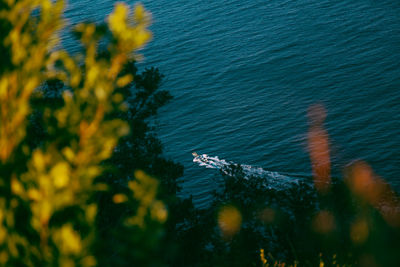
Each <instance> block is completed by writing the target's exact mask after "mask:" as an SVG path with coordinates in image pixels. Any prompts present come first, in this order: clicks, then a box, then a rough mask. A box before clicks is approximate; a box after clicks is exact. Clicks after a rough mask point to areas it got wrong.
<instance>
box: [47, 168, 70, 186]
mask: <svg viewBox="0 0 400 267" xmlns="http://www.w3.org/2000/svg"><path fill="white" fill-rule="evenodd" d="M69 172H70V169H69V165H68V164H67V163H66V162H60V163H57V164H56V166H54V167H53V168H52V169H51V171H50V175H51V176H52V178H53V182H54V186H55V187H56V188H62V187H64V186H66V185H67V184H68V182H69Z"/></svg>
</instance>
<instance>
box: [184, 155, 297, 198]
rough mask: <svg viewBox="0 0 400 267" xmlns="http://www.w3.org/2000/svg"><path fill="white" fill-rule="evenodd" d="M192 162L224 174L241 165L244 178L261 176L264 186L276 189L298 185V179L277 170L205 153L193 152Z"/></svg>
mask: <svg viewBox="0 0 400 267" xmlns="http://www.w3.org/2000/svg"><path fill="white" fill-rule="evenodd" d="M192 154H193V157H194V158H193V162H195V163H198V164H199V165H200V166H203V167H206V168H211V169H219V170H221V171H222V172H223V173H224V174H226V175H231V172H230V170H231V169H232V168H234V167H239V166H240V167H241V169H242V171H243V173H244V175H245V177H244V178H245V179H249V178H250V177H252V176H258V177H263V178H265V180H266V184H265V185H266V186H267V187H270V188H274V189H277V190H281V189H285V188H287V187H292V186H295V185H298V184H299V182H300V179H297V178H293V177H289V176H286V175H282V174H280V173H278V172H272V171H268V170H265V169H263V168H260V167H254V166H250V165H239V164H237V163H234V162H230V161H226V160H224V159H219V158H218V157H211V156H208V155H207V154H201V155H199V154H197V153H196V152H193V153H192Z"/></svg>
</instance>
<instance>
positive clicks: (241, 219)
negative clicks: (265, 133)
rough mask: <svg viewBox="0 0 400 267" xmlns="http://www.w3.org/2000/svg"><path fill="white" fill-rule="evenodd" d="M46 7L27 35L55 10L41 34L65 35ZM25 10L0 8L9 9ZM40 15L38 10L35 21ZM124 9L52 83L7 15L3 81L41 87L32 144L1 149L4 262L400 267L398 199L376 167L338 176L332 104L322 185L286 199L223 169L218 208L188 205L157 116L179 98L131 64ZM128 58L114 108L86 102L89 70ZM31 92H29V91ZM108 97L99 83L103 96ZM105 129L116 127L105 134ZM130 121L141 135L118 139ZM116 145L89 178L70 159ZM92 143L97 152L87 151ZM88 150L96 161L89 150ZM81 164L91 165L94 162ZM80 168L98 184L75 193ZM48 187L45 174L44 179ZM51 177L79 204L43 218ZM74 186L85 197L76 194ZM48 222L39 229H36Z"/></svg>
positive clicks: (317, 158)
mask: <svg viewBox="0 0 400 267" xmlns="http://www.w3.org/2000/svg"><path fill="white" fill-rule="evenodd" d="M17 2H19V1H17ZM44 2H45V1H43V3H44ZM46 4H47V3H44V4H43V7H42V6H40V7H38V6H34V7H32V9H29V11H30V12H32V14H30V13H29V14H30V16H31V17H30V19H28V18H27V20H26V21H25V24H23V25H22V28H21V29H20V31H21V33H26V34H31V35H32V36H36V35H39V33H38V32H37V31H36V30H35V27H31V26H32V25H34V26H36V25H38V23H39V21H40V18H42V17H41V16H42V15H43V16H44V15H46V14H47V15H49V14H50V15H51V16H48V17H46V19H48V20H49V23H47V24H44V25H45V26H46V25H47V26H46V27H47V28H46V27H45V26H43V27H44V28H45V29H47V30H48V31H49V32H54V31H55V30H56V29H58V26H57V27H55V26H54V25H58V22H57V21H58V19H60V17H59V16H60V14H61V12H58V13H57V12H56V13H54V12H55V11H54V10H56V9H57V8H58V7H57V6H52V8H53V9H52V8H48V6H46ZM29 7H30V6H29ZM45 7H46V8H47V9H46V8H45ZM13 8H15V6H13V5H8V4H7V3H6V1H0V9H1V10H2V11H10V10H12V9H13ZM37 9H39V10H40V12H36V13H35V12H33V11H32V10H36V11H37ZM124 10H125V9H124V8H123V7H121V6H119V7H118V8H116V11H115V14H117V15H118V16H114V17H112V16H110V21H111V22H110V23H109V25H107V24H104V25H93V24H90V23H86V24H82V25H80V26H79V25H78V26H77V28H76V29H75V37H76V38H77V39H78V40H80V41H81V43H82V44H83V47H82V51H81V54H82V55H84V56H86V59H87V58H88V57H89V55H90V53H92V52H91V51H92V50H91V48H92V43H91V41H93V40H95V41H99V40H102V42H100V43H101V45H98V46H97V45H95V46H94V47H95V48H96V49H95V50H96V53H95V57H94V58H95V59H93V60H92V61H93V62H92V61H90V60H87V61H79V64H80V65H79V64H76V65H74V66H75V68H76V69H74V68H73V67H71V66H70V65H71V64H70V63H71V62H72V61H68V60H69V59H70V58H69V57H66V56H65V57H63V58H62V57H60V58H59V59H58V60H56V61H55V62H53V63H54V67H55V69H57V70H59V71H61V72H62V73H64V74H66V75H65V76H66V77H65V76H62V75H58V74H57V75H55V74H54V73H53V74H54V75H47V76H46V75H44V74H43V73H45V72H46V71H48V70H47V67H46V64H44V63H42V62H38V65H37V67H36V68H33V70H32V72H31V73H28V74H29V75H31V76H29V75H28V74H26V73H25V72H23V71H20V70H21V69H23V67H24V66H25V64H27V62H29V59H28V58H24V57H23V55H22V56H21V57H23V59H22V60H21V59H18V60H16V59H15V58H13V57H14V56H15V55H16V54H18V53H17V52H18V50H15V47H14V46H13V45H16V44H20V43H19V42H17V41H18V40H17V41H15V42H16V43H12V42H11V43H6V42H4V40H6V39H7V38H8V36H9V33H10V31H11V30H12V29H14V28H15V27H16V26H15V21H18V19H17V18H14V19H10V18H7V17H1V19H0V39H1V40H2V41H3V42H2V43H1V44H0V54H1V55H2V61H1V64H0V75H1V78H2V79H3V78H4V79H10V80H12V79H13V78H12V77H13V71H17V73H18V75H20V76H19V77H20V78H21V79H26V81H27V80H28V78H31V77H39V78H38V81H40V84H38V86H36V89H35V92H32V93H29V94H28V93H27V105H28V106H29V112H27V113H26V114H24V115H23V116H22V118H23V119H24V120H22V121H23V122H25V124H21V125H18V127H16V129H19V128H23V132H24V134H22V135H18V138H20V139H19V140H18V142H17V141H15V146H13V147H11V148H10V147H9V146H8V145H7V144H3V143H0V152H1V153H0V159H1V164H0V178H1V183H0V265H5V266H6V265H7V266H50V265H57V266H58V265H61V266H64V265H65V266H67V265H68V266H95V265H98V266H273V265H274V266H275V265H276V266H278V265H280V266H282V264H283V263H286V265H290V264H291V265H295V266H321V264H324V265H326V266H337V265H339V266H400V257H399V255H398V252H399V251H400V230H399V229H400V219H399V202H398V199H397V196H396V194H395V193H394V192H393V191H392V190H391V189H390V187H389V186H388V185H387V184H386V183H384V181H383V180H382V179H381V178H379V177H378V176H377V175H376V174H374V172H373V171H372V169H371V168H370V167H369V166H368V165H367V164H366V163H364V162H354V163H352V164H351V165H349V166H347V167H346V169H345V171H344V175H343V178H335V177H333V178H332V177H330V163H329V151H328V150H329V141H328V136H327V132H326V131H325V130H324V128H323V121H324V119H325V117H326V116H325V110H324V109H323V107H321V106H315V107H311V108H310V112H309V116H310V120H311V123H310V132H309V138H308V142H309V151H310V158H311V164H312V165H313V171H314V175H313V178H314V179H312V178H310V179H309V181H307V180H301V181H300V182H299V183H298V184H295V185H293V186H291V187H290V188H282V189H277V188H276V187H274V186H268V183H269V181H268V180H266V179H265V177H261V176H257V175H250V176H249V175H248V174H247V173H246V172H244V171H243V169H242V168H241V166H240V165H231V166H229V167H227V168H226V169H225V170H224V171H223V172H221V174H222V176H223V179H224V183H223V185H222V188H220V190H217V191H215V192H213V195H214V199H213V202H212V203H210V205H209V206H208V207H207V208H205V209H196V208H195V207H194V206H193V203H192V200H191V198H187V199H182V198H179V197H177V194H178V193H179V192H180V190H181V186H180V184H179V182H178V178H179V177H181V176H182V174H183V166H182V165H181V164H179V163H175V162H174V161H172V160H169V159H167V158H166V157H164V156H163V153H162V144H161V142H160V140H159V139H158V138H157V135H156V130H157V129H156V128H155V127H154V126H152V125H153V121H152V120H153V118H154V117H153V116H154V115H156V114H157V112H158V110H159V108H160V107H162V106H164V105H165V104H166V103H168V102H169V101H171V99H172V96H171V95H170V93H169V92H168V91H166V90H162V89H161V88H160V87H161V85H162V78H163V75H162V74H161V73H160V72H159V70H158V69H157V68H148V69H145V70H143V71H139V70H138V69H137V67H136V64H135V59H134V58H132V57H129V56H127V55H129V53H130V51H131V50H134V49H136V48H137V47H140V45H136V44H135V45H132V44H131V43H130V42H129V40H128V41H127V40H126V39H124V38H125V35H124V34H126V33H130V28H129V27H128V28H123V29H122V30H121V29H119V28H118V27H119V26H118V25H125V24H124V22H123V21H122V19H123V18H124V14H125V13H124V12H125V11H124ZM53 11H54V12H53ZM34 14H36V15H34ZM54 14H56V15H54ZM57 14H58V15H57ZM113 14H114V13H113ZM134 16H135V19H136V21H137V23H138V25H140V26H141V27H140V28H135V29H136V30H137V31H136V32H135V33H136V34H137V35H138V36H139V37H140V38H139V37H138V39H137V40H136V41H138V40H139V41H143V40H145V39H146V40H147V39H148V36H147V34H148V33H147V32H145V31H144V32H142V31H141V30H143V28H142V26H146V24H147V23H143V21H144V22H145V21H146V20H145V19H144V17H145V15H144V13H143V10H142V7H141V6H138V7H137V9H136V11H135V15H134ZM119 19H121V21H122V22H121V21H119ZM53 20H54V21H53ZM13 23H14V24H13ZM52 23H54V24H52ZM121 27H122V26H121ZM43 32H44V33H47V32H46V31H43ZM121 32H122V34H121ZM35 34H36V35H35ZM21 36H22V35H21ZM49 36H51V35H46V34H43V35H42V36H41V37H37V39H35V38H33V41H32V43H29V45H28V46H27V50H29V48H32V47H34V45H36V44H39V45H42V46H43V47H45V46H46V45H47V43H49V42H50V37H49ZM139 41H138V42H139ZM96 44H97V42H96ZM140 44H142V43H140ZM127 47H129V49H128V48H127ZM13 49H14V50H13ZM32 49H33V48H32ZM16 51H17V52H16ZM46 53H47V54H46V55H45V56H43V58H41V59H42V60H43V61H45V60H49V58H50V56H49V55H50V54H51V53H52V51H51V49H50V50H47V52H46ZM53 56H54V54H53ZM84 58H85V57H84ZM119 60H120V61H121V62H123V63H121V64H120V66H121V68H120V69H119V68H117V69H118V70H119V71H117V74H116V75H115V77H112V79H111V78H110V79H109V80H104V82H109V83H110V84H112V85H110V86H109V87H110V88H112V90H111V89H110V90H111V93H109V94H108V95H107V96H108V98H107V99H106V100H104V99H103V100H102V98H101V94H100V93H98V94H97V95H96V93H93V94H92V95H90V97H87V98H84V100H82V99H83V98H82V99H81V98H80V94H81V93H82V92H83V91H84V90H85V88H86V86H87V87H90V86H89V85H87V83H88V81H87V80H85V79H80V80H77V82H74V81H76V80H73V79H72V77H74V75H76V74H77V73H78V74H79V75H82V77H87V78H88V79H89V78H90V77H91V76H90V75H87V76H85V75H86V74H88V73H87V72H90V71H91V70H93V69H91V68H90V66H91V65H90V64H93V65H96V64H97V63H99V62H101V64H104V65H105V66H106V67H104V70H107V71H104V73H102V75H104V76H106V75H108V74H109V72H111V69H112V66H114V65H113V63H112V62H114V63H115V62H119ZM30 64H31V63H30ZM69 64H70V65H69ZM101 64H99V66H100V65H101ZM107 64H108V65H107ZM115 64H116V63H115ZM28 65H29V64H28ZM49 65H51V64H50V63H49ZM117 65H118V64H117ZM101 66H102V65H101ZM118 66H119V65H118ZM18 71H19V72H18ZM96 77H97V79H102V78H103V77H101V76H96ZM129 77H133V80H130V79H129ZM124 79H125V80H124ZM89 80H90V79H89ZM93 80H94V81H92V82H95V80H96V79H93ZM12 81H15V83H18V82H19V80H18V79H16V80H12ZM21 84H25V80H24V81H23V83H21ZM11 86H12V85H10V87H9V88H13V87H11ZM21 86H22V85H21ZM24 88H25V87H23V86H22V87H21V89H19V91H18V92H25V91H24V90H25V89H24ZM96 88H97V87H96V86H94V87H93V92H96V91H95V89H96ZM7 89H8V87H7ZM7 89H6V90H7ZM86 89H87V88H86ZM8 92H11V89H10V90H9V91H8ZM21 95H24V94H20V95H18V94H16V95H15V96H12V95H11V94H10V96H9V98H7V97H4V95H1V97H2V98H1V101H2V102H1V107H0V108H1V110H2V112H3V113H1V115H2V117H1V119H2V120H1V121H0V123H1V125H0V130H1V134H2V136H1V138H2V139H4V140H14V139H13V136H14V135H16V134H15V133H16V132H12V133H8V132H7V130H8V129H9V128H7V127H11V128H12V127H13V126H14V125H13V124H12V123H10V124H7V123H9V122H8V121H7V119H8V117H12V116H13V115H14V114H13V113H11V112H8V109H7V108H9V107H8V106H7V101H10V102H13V101H17V100H20V99H21V98H23V97H22V96H21ZM82 95H84V94H82ZM74 97H75V98H74ZM96 97H97V98H98V99H97V100H96V101H94V100H93V99H96ZM70 99H74V100H76V101H77V102H79V101H81V102H79V105H80V106H79V108H77V109H76V110H75V111H74V112H71V113H67V114H69V115H71V116H72V118H73V119H75V117H73V116H76V117H77V119H76V120H77V122H76V125H79V126H78V127H75V128H74V127H71V125H69V126H70V127H66V126H65V127H61V126H60V125H61V124H62V121H63V120H62V119H60V118H62V116H60V114H61V113H60V112H61V111H65V110H66V107H67V106H68V105H71V103H70V102H68V101H70ZM119 99H121V100H119ZM102 101H103V102H102ZM22 103H25V102H22ZM106 103H107V104H109V106H108V109H107V112H104V116H103V117H101V120H97V119H96V118H97V117H96V116H99V115H98V114H99V110H101V108H99V107H104V106H106ZM171 106H172V107H173V106H174V104H173V102H172V103H171ZM91 107H94V108H93V109H91ZM12 108H15V107H11V108H10V110H11V111H14V109H12ZM4 110H5V111H4ZM15 110H18V107H17V108H15ZM57 114H58V115H57ZM96 114H97V115H96ZM90 119H92V120H93V121H95V122H97V123H98V125H97V124H95V123H94V124H92V125H95V126H96V127H97V128H96V130H97V131H95V132H93V133H91V136H90V137H87V139H85V138H83V137H82V136H84V134H86V135H88V134H87V132H85V131H84V130H85V129H86V130H87V129H88V128H90V127H88V128H85V125H86V124H85V123H83V121H85V120H89V121H90ZM312 120H314V121H312ZM103 124H104V125H106V126H107V127H104V128H101V127H100V126H101V125H103ZM10 125H11V126H10ZM76 125H75V126H76ZM99 125H100V126H99ZM124 125H128V126H129V129H130V130H129V131H123V132H124V133H120V131H119V130H121V129H125V128H124ZM79 127H81V128H79ZM4 129H5V130H4ZM76 129H78V130H76ZM82 129H84V130H82ZM87 131H88V130H87ZM107 131H110V132H107ZM4 132H5V134H4ZM25 132H26V133H25ZM128 132H129V133H128ZM16 136H17V135H16ZM114 137H115V138H114ZM7 138H8V139H7ZM114 139H115V140H118V142H115V145H112V146H111V147H112V151H111V152H112V153H110V155H109V156H108V154H107V153H106V154H107V156H104V157H101V159H100V160H96V161H93V164H92V165H89V164H88V165H87V166H86V165H85V166H84V168H83V167H82V168H80V167H79V166H80V165H79V164H81V162H79V161H73V160H71V159H73V158H74V153H72V154H71V151H72V152H77V154H78V152H79V153H83V155H86V154H84V153H86V152H87V151H89V152H90V151H91V149H94V148H97V147H102V146H103V143H104V142H107V141H109V140H111V141H114ZM82 140H83V141H82ZM87 140H89V141H87ZM85 142H88V143H90V142H92V143H90V146H89V145H88V146H85V144H86V143H85ZM112 144H114V142H112ZM81 146H82V147H84V148H85V149H83V150H84V151H80V150H79V148H80V147H81ZM66 148H69V149H70V150H68V149H66ZM74 149H76V150H74ZM38 151H40V153H42V154H40V153H39V152H38ZM60 151H62V153H63V154H62V155H61V152H60ZM100 151H103V150H100ZM89 152H87V153H89ZM35 153H36V154H35ZM38 153H39V154H38ZM99 154H101V153H99ZM35 155H36V156H35ZM38 155H39V156H38ZM40 155H42V156H40ZM45 155H47V157H45ZM88 155H90V156H92V157H96V155H97V154H96V153H92V154H90V153H89V154H88ZM35 157H36V158H35ZM60 158H62V160H61V159H60ZM54 159H57V160H59V159H60V160H59V161H52V160H54ZM80 159H81V161H83V162H86V161H88V162H89V161H90V160H91V157H88V156H87V157H84V156H82V157H81V158H80ZM46 162H50V163H48V166H47V167H46V168H47V169H46V170H41V171H37V170H36V169H40V168H39V167H40V166H42V165H46V164H47V163H46ZM60 162H61V163H60ZM66 162H71V164H70V165H68V164H69V163H68V164H67V163H66ZM66 164H67V165H68V167H66ZM37 166H39V167H37ZM36 167H37V168H36ZM56 167H57V168H56ZM35 168H36V169H35ZM32 170H34V171H35V172H34V171H32ZM74 170H79V171H80V172H74V174H75V176H77V177H78V176H79V175H80V173H83V174H84V175H81V176H82V177H85V178H87V177H92V176H93V183H91V184H90V185H88V186H86V185H85V184H86V183H88V182H87V181H89V180H90V179H81V180H77V181H78V183H73V182H72V181H75V180H73V177H74V175H72V174H71V175H70V177H69V176H68V175H66V173H71V172H72V171H74ZM93 173H94V174H93ZM29 175H31V176H29ZM43 175H44V176H43ZM46 175H47V176H46ZM53 176H54V177H53ZM81 176H79V177H81ZM40 177H45V178H46V179H44V181H45V182H43V181H42V180H40V179H39V178H40ZM82 177H81V178H82ZM28 178H29V179H28ZM51 178H54V179H55V181H56V182H55V188H56V189H57V190H58V191H56V192H57V193H56V194H55V195H54V197H52V198H50V197H49V198H48V199H47V200H50V201H52V202H55V203H56V202H57V201H59V200H60V199H64V198H65V197H66V196H68V197H69V198H68V197H67V199H68V202H67V203H68V205H65V206H62V207H61V208H54V212H53V213H51V214H50V215H49V214H47V213H46V212H44V211H45V210H46V207H47V206H46V205H49V203H47V202H43V203H46V205H43V206H40V208H41V209H39V213H38V214H39V215H37V212H38V209H37V206H36V205H37V203H42V202H40V201H41V200H42V199H46V197H48V196H47V195H46V193H48V192H47V191H46V190H44V189H43V188H42V187H41V185H40V184H41V183H44V186H45V187H46V186H48V187H50V186H49V185H48V184H47V183H46V181H48V180H50V179H51ZM194 178H195V177H194ZM66 179H70V180H71V182H69V183H68V182H66V181H65V180H66ZM38 184H39V185H38ZM74 186H75V187H78V188H79V186H82V187H83V186H86V187H84V190H81V191H79V190H76V191H73V190H75V189H72V188H73V187H74ZM37 188H39V189H40V190H42V191H40V190H37ZM46 188H47V187H46ZM51 188H52V187H51ZM64 193H68V194H69V195H68V194H67V195H64ZM71 194H72V198H71V197H70V196H71ZM81 199H82V200H81ZM50 204H52V203H50ZM44 215H47V216H49V218H47V217H43V216H44ZM37 216H39V218H40V220H36V219H37Z"/></svg>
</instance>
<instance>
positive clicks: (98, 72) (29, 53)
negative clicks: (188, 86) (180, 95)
mask: <svg viewBox="0 0 400 267" xmlns="http://www.w3.org/2000/svg"><path fill="white" fill-rule="evenodd" d="M0 5H1V12H0V27H1V40H2V43H1V45H0V52H1V53H2V64H1V69H0V75H1V78H0V101H1V108H0V116H1V117H0V161H1V164H0V178H1V179H0V248H1V249H0V265H7V266H47V265H57V266H58V265H60V266H75V265H79V266H94V265H102V266H107V265H110V266H111V265H112V266H115V265H131V264H133V263H137V264H139V265H155V266H159V265H160V262H161V261H162V258H159V259H157V258H155V257H152V256H151V255H153V253H156V252H157V251H158V250H160V249H159V248H160V242H167V241H162V240H163V239H165V240H166V236H168V235H167V234H165V232H164V230H163V229H164V228H163V226H162V225H163V224H164V223H165V222H166V220H167V218H168V207H167V206H166V205H173V204H174V203H175V202H177V200H176V197H175V194H176V192H177V191H179V187H178V185H177V183H176V178H177V177H179V176H180V175H181V174H182V167H181V166H180V165H177V164H175V163H173V162H171V161H168V160H165V159H163V158H162V157H161V152H162V150H161V144H160V142H159V141H158V139H157V138H156V136H155V135H154V133H153V129H152V127H150V126H149V123H148V122H147V121H146V120H147V119H148V118H150V117H151V116H152V115H154V114H156V112H157V109H158V108H159V107H160V106H162V105H164V104H165V103H166V102H167V101H168V100H169V99H171V96H170V95H169V94H168V93H167V92H166V91H158V90H157V89H158V87H159V85H160V82H161V78H162V75H161V74H160V73H159V72H158V70H157V69H154V68H151V69H147V70H145V71H144V72H143V73H141V74H139V73H137V69H136V67H135V64H134V62H135V59H136V58H137V55H136V54H134V53H133V52H134V51H135V50H137V49H138V48H140V47H142V46H143V45H144V44H145V43H146V42H147V41H148V40H149V39H150V38H151V34H150V32H149V31H148V30H147V26H148V24H149V22H150V16H149V14H148V13H146V11H145V10H144V8H143V7H142V6H141V5H136V6H135V9H134V12H133V15H130V13H129V8H128V7H127V6H126V5H125V4H122V3H118V4H116V6H115V9H114V11H113V13H112V14H111V15H110V16H109V17H108V20H107V23H106V24H103V25H95V24H92V23H80V24H78V25H76V26H75V28H74V34H75V36H76V38H78V39H79V41H80V42H81V44H82V51H81V52H80V53H78V54H76V55H74V56H71V55H69V54H68V53H67V52H66V51H63V50H57V44H58V41H59V38H58V34H59V32H60V29H61V28H62V27H63V25H64V22H63V19H62V11H63V7H64V3H63V1H50V0H42V1H39V0H38V1H33V0H21V1H1V3H0ZM153 176H157V177H159V178H160V179H161V180H160V181H161V182H159V180H157V179H155V178H153ZM159 188H160V190H159ZM163 200H165V201H163ZM171 214H172V216H171V215H170V216H171V218H173V217H174V216H173V213H171ZM167 225H168V223H167Z"/></svg>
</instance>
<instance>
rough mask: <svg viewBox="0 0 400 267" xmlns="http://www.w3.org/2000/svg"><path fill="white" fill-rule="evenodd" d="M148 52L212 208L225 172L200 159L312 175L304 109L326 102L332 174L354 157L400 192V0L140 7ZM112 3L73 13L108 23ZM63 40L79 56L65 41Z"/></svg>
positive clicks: (164, 126) (164, 136) (188, 189)
mask: <svg viewBox="0 0 400 267" xmlns="http://www.w3.org/2000/svg"><path fill="white" fill-rule="evenodd" d="M143 3H144V5H145V7H146V8H147V9H148V10H150V11H151V12H152V14H153V25H152V26H151V30H152V31H153V33H154V40H153V41H152V42H151V43H150V44H149V45H148V46H147V47H146V49H144V50H142V54H144V56H145V61H144V62H143V63H142V65H144V66H152V65H154V66H157V67H159V68H160V70H161V72H162V73H163V74H165V76H166V78H165V81H164V84H163V89H167V90H169V91H170V92H171V93H172V94H173V95H174V96H175V98H174V100H173V101H172V102H171V103H170V104H168V105H167V106H165V107H164V108H163V109H162V110H161V112H160V115H159V116H158V117H157V122H158V125H159V130H160V131H159V136H160V138H161V140H162V142H163V143H164V145H165V154H166V155H167V156H168V157H170V158H172V159H174V160H176V161H177V162H180V163H182V164H184V166H185V175H184V177H183V187H184V194H193V196H194V200H195V201H196V203H198V204H199V205H202V204H204V203H207V201H208V200H210V198H211V195H210V192H211V191H212V190H213V189H215V188H217V187H218V184H219V182H220V179H221V178H220V176H219V175H218V173H216V172H215V171H213V170H207V169H202V168H200V167H199V166H197V165H196V164H194V163H193V162H192V156H191V152H192V151H193V150H195V151H197V152H199V153H208V154H211V155H218V156H219V157H220V158H225V159H228V160H232V161H235V162H239V163H247V164H251V165H256V166H262V167H264V168H266V169H268V170H273V171H278V172H283V173H293V174H299V175H304V174H305V175H310V173H311V168H310V162H309V158H308V154H307V150H306V143H305V136H306V133H307V117H306V111H307V108H308V107H309V106H310V105H311V104H313V103H316V102H321V103H323V104H324V105H325V107H326V109H327V112H328V117H327V120H326V125H325V126H326V129H327V130H328V132H329V134H330V140H331V155H332V164H333V168H334V170H335V171H334V172H335V175H340V174H341V172H342V170H343V166H344V165H345V164H347V163H349V162H350V161H352V160H355V159H363V160H366V161H367V162H368V163H369V164H371V166H372V167H373V169H374V170H375V171H376V173H377V174H379V175H380V176H382V177H384V178H385V179H387V180H388V181H389V182H390V183H391V184H392V185H393V187H394V188H396V189H397V190H399V189H400V90H399V89H400V2H398V1H385V0H383V1H372V0H369V1H368V0H359V1H354V0H344V1H329V0H308V1H307V0H297V1H296V0H287V1H282V0H280V1H277V0H269V1H267V0H264V1H261V0H252V1H239V0H230V1H227V0H226V1H223V0H220V1H189V0H186V1H184V0H176V1H165V0H158V1H150V0H145V1H143ZM112 6H113V1H107V0H102V1H90V2H89V1H76V0H75V1H70V3H69V7H68V11H67V13H66V17H67V18H68V19H69V20H70V22H71V23H72V24H73V23H74V22H76V21H79V20H82V19H90V20H94V21H104V17H105V16H106V15H107V14H108V13H109V12H110V11H111V10H112ZM64 38H65V40H64V44H65V46H66V47H67V48H68V49H69V50H71V51H72V50H74V48H73V43H72V42H70V40H69V38H68V36H66V37H64Z"/></svg>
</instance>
